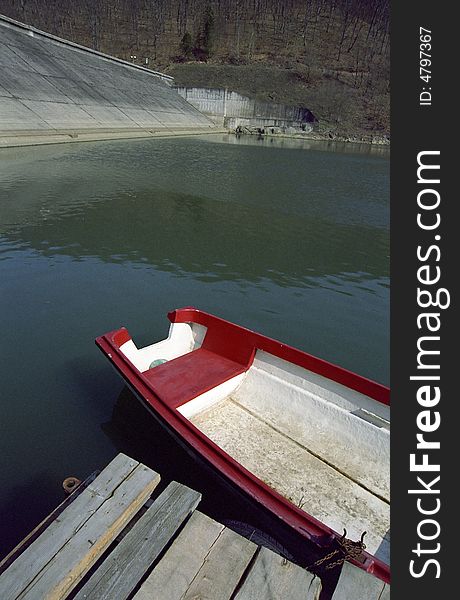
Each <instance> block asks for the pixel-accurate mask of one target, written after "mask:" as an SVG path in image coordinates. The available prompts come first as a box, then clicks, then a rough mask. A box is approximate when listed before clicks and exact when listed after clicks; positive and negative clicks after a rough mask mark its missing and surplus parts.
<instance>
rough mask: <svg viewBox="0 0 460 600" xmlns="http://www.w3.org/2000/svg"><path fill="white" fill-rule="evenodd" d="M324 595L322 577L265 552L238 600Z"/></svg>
mask: <svg viewBox="0 0 460 600" xmlns="http://www.w3.org/2000/svg"><path fill="white" fill-rule="evenodd" d="M320 593H321V581H320V579H319V578H318V577H315V576H314V575H313V574H312V573H309V572H308V571H306V570H305V569H302V568H301V567H299V566H297V565H295V564H293V563H291V562H289V561H287V560H285V559H283V558H282V557H281V556H279V555H278V554H275V553H274V552H272V551H271V550H268V548H261V549H260V552H259V553H258V555H257V558H256V560H255V561H254V564H253V565H252V567H251V570H250V571H249V573H248V575H247V577H246V579H245V581H244V583H243V585H242V586H241V588H240V590H239V591H238V593H237V594H236V596H235V600H260V598H264V599H266V600H286V599H287V598H289V600H318V598H319V595H320ZM348 600H350V599H348Z"/></svg>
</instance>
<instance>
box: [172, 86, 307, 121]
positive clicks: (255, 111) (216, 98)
mask: <svg viewBox="0 0 460 600" xmlns="http://www.w3.org/2000/svg"><path fill="white" fill-rule="evenodd" d="M177 91H178V92H179V94H180V95H181V96H182V97H183V98H185V99H186V100H187V102H189V103H190V104H193V106H195V107H196V108H197V109H198V110H199V111H200V112H202V113H204V114H206V115H208V116H209V117H211V118H212V119H213V120H214V121H216V122H219V121H220V123H221V124H225V125H226V126H227V127H229V128H231V129H233V128H236V127H237V126H238V125H240V126H251V127H278V128H285V127H290V128H297V129H303V130H305V129H306V128H307V126H308V129H309V130H311V129H313V125H314V123H315V122H316V118H315V116H314V115H313V113H312V112H311V111H310V110H308V108H303V107H300V106H288V105H286V104H277V103H274V102H259V101H258V100H254V99H253V98H248V97H246V96H242V95H241V94H238V93H237V92H232V91H229V90H226V89H217V88H216V89H213V88H196V87H178V88H177Z"/></svg>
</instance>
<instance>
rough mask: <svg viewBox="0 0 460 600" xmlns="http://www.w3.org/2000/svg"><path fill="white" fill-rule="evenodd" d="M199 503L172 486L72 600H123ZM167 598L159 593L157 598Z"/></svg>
mask: <svg viewBox="0 0 460 600" xmlns="http://www.w3.org/2000/svg"><path fill="white" fill-rule="evenodd" d="M200 500H201V494H199V493H198V492H195V491H194V490H191V489H189V488H187V487H185V486H183V485H181V484H179V483H176V482H172V483H171V484H169V486H168V487H167V488H166V490H165V491H164V492H163V493H162V494H161V495H160V496H159V497H158V498H157V499H156V500H155V502H154V503H153V504H152V506H151V507H150V508H149V509H148V510H147V512H146V513H145V514H144V515H143V516H142V517H141V518H140V519H139V521H138V522H137V523H136V524H135V525H134V527H133V528H132V529H131V530H130V531H129V533H128V534H127V535H126V536H125V537H124V538H123V540H122V541H121V542H120V544H119V545H118V546H117V547H116V548H115V550H114V551H113V552H112V553H111V554H110V556H109V557H108V558H107V559H106V560H105V561H104V562H103V564H102V565H101V566H100V567H99V568H98V569H97V571H96V572H95V573H94V574H93V575H92V576H91V578H90V579H89V581H88V582H87V583H86V584H85V585H84V586H83V587H82V589H81V590H80V591H79V592H78V593H77V594H76V596H75V598H74V600H113V599H115V598H116V600H125V598H128V596H129V595H130V594H131V592H132V591H133V590H134V588H135V587H136V586H137V585H138V583H139V581H140V580H141V579H142V577H143V576H144V574H145V572H146V571H147V570H148V569H149V568H150V566H151V565H152V563H153V562H154V560H155V559H156V558H157V557H158V555H159V554H160V552H161V551H162V550H163V548H164V547H165V546H166V545H167V544H168V542H169V541H170V539H171V538H172V537H173V536H174V534H175V533H176V531H177V529H178V528H179V527H180V526H181V525H182V523H183V522H184V520H185V519H186V518H187V517H188V516H189V515H190V514H191V513H192V512H193V510H194V509H195V508H196V506H197V505H198V503H199V502H200ZM158 597H163V598H169V597H170V596H169V595H164V591H162V593H161V595H160V596H157V598H158Z"/></svg>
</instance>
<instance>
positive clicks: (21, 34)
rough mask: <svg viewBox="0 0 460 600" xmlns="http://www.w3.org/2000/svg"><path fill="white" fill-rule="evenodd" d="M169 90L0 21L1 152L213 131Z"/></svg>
mask: <svg viewBox="0 0 460 600" xmlns="http://www.w3.org/2000/svg"><path fill="white" fill-rule="evenodd" d="M172 84H173V80H172V78H171V77H168V76H167V75H163V74H161V73H157V72H155V71H151V70H149V69H146V68H143V67H139V66H136V65H132V64H131V63H128V62H125V61H122V60H120V59H117V58H113V57H110V56H107V55H104V54H101V53H99V52H96V51H94V50H91V49H88V48H84V47H83V46H79V45H77V44H74V43H72V42H68V41H65V40H61V39H59V38H57V37H55V36H52V35H49V34H47V33H44V32H41V31H39V30H37V29H35V28H33V27H29V26H27V25H23V24H21V23H18V22H17V21H13V20H11V19H9V18H7V17H2V16H0V147H1V146H17V145H28V144H36V143H54V142H61V141H80V140H91V139H113V138H117V137H155V136H164V135H180V134H191V133H202V132H208V133H211V132H214V131H219V129H217V128H216V126H215V124H214V123H213V122H212V121H211V120H210V119H209V118H208V117H206V116H205V115H203V114H202V113H201V112H200V111H199V110H197V109H196V108H195V107H193V106H192V105H191V104H189V103H188V102H187V101H186V100H184V98H182V97H181V96H180V95H179V94H178V93H177V92H176V91H175V90H174V89H173V88H172V87H171V86H172Z"/></svg>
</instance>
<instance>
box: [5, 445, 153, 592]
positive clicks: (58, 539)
mask: <svg viewBox="0 0 460 600" xmlns="http://www.w3.org/2000/svg"><path fill="white" fill-rule="evenodd" d="M159 480H160V476H159V475H158V474H157V473H155V472H154V471H152V470H151V469H148V468H147V467H145V466H144V465H141V464H139V463H138V462H137V461H135V460H132V459H131V458H129V457H127V456H125V455H123V454H119V455H118V456H117V457H116V458H115V459H114V460H113V461H112V462H111V463H110V464H109V465H108V467H107V468H106V469H105V470H104V471H103V472H102V473H101V474H100V475H99V476H98V477H97V478H96V479H95V480H94V482H93V483H92V484H91V485H90V486H88V487H87V488H86V490H84V492H82V493H81V495H80V496H79V497H78V498H77V499H76V500H75V501H74V502H73V503H72V504H71V505H70V506H69V507H68V508H67V509H66V510H65V511H64V513H62V515H60V516H59V517H58V518H57V519H56V520H55V521H53V523H51V525H50V526H49V527H48V528H47V529H46V530H45V532H44V533H43V534H42V535H41V536H40V537H39V538H38V539H36V540H35V541H34V542H33V543H32V544H31V545H30V546H29V547H28V548H27V549H26V550H25V551H24V552H23V554H21V555H20V556H19V557H18V559H17V560H16V561H15V562H14V563H13V564H12V565H11V566H10V567H9V568H8V569H7V570H6V571H5V572H4V573H3V574H2V576H1V577H0V598H2V600H13V599H14V600H16V599H21V600H32V599H33V600H36V599H37V598H40V599H45V598H46V599H48V600H54V599H57V598H59V599H60V598H63V597H65V594H66V593H68V592H69V591H70V590H71V589H73V587H74V586H75V585H76V584H77V583H78V582H79V581H80V579H81V578H82V577H83V575H84V574H85V573H86V572H87V571H88V569H89V568H91V566H92V565H93V564H94V563H95V562H96V560H97V559H98V558H99V556H100V555H101V554H102V552H103V551H104V550H105V549H106V548H107V547H108V545H109V544H110V543H111V542H112V541H113V539H114V538H115V537H116V536H117V535H118V534H119V533H120V531H121V530H122V529H123V527H124V526H125V524H126V523H127V521H128V520H130V519H131V518H132V516H133V515H134V514H135V513H136V512H137V511H138V510H139V508H140V507H141V506H142V505H143V503H144V502H145V501H146V499H147V498H148V497H149V496H150V495H151V493H152V492H153V490H154V489H155V487H156V486H157V484H158V482H159Z"/></svg>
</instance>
